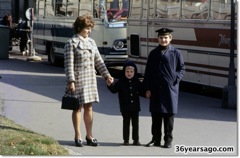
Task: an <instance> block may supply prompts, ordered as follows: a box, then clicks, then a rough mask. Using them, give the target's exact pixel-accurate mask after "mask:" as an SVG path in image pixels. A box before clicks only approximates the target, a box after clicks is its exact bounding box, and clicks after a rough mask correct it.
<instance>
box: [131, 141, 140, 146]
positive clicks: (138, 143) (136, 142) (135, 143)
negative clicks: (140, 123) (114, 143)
mask: <svg viewBox="0 0 240 158" xmlns="http://www.w3.org/2000/svg"><path fill="white" fill-rule="evenodd" d="M133 145H136V146H139V145H141V143H140V142H139V141H133Z"/></svg>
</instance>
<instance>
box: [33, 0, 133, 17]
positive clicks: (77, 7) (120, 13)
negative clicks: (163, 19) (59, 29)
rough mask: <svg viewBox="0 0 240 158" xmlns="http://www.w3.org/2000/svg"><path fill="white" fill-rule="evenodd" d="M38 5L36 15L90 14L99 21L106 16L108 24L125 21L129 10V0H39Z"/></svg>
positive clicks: (69, 15)
mask: <svg viewBox="0 0 240 158" xmlns="http://www.w3.org/2000/svg"><path fill="white" fill-rule="evenodd" d="M38 3H39V4H38V8H37V14H38V15H43V14H45V15H44V16H56V17H69V18H71V17H74V18H76V17H77V16H79V15H83V14H90V15H93V17H94V18H101V19H104V17H105V16H106V17H107V20H108V22H115V21H122V20H126V19H127V17H128V8H129V0H81V1H80V2H79V1H76V0H46V1H45V2H44V0H39V1H38ZM44 9H45V10H44Z"/></svg>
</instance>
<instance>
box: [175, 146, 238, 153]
mask: <svg viewBox="0 0 240 158" xmlns="http://www.w3.org/2000/svg"><path fill="white" fill-rule="evenodd" d="M234 152H235V150H234V147H233V146H185V145H175V153H183V154H200V153H202V154H203V153H206V154H214V153H225V154H226V153H234Z"/></svg>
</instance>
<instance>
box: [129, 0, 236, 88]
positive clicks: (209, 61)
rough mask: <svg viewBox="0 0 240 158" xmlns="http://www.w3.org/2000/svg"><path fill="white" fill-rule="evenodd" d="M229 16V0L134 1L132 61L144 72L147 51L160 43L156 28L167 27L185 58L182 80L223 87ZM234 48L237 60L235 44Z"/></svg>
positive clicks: (131, 16)
mask: <svg viewBox="0 0 240 158" xmlns="http://www.w3.org/2000/svg"><path fill="white" fill-rule="evenodd" d="M235 11H237V6H235ZM236 15H237V14H235V19H236ZM230 18H231V2H230V0H131V1H130V7H129V17H128V25H127V36H128V37H127V38H128V55H129V60H131V61H134V62H135V63H136V64H137V67H138V70H139V72H140V73H141V74H142V75H144V71H145V66H146V62H147V58H148V53H149V52H150V51H151V50H152V49H154V48H155V47H156V46H157V45H158V41H157V33H156V32H155V31H156V30H157V29H159V28H161V27H168V28H171V29H173V30H174V32H173V41H172V44H173V45H174V46H175V47H176V48H178V49H180V50H181V52H182V55H183V57H184V61H185V65H186V74H185V76H184V78H183V81H186V82H191V83H196V84H200V85H207V86H213V87H219V88H223V87H224V86H225V85H227V84H228V72H229V62H230V28H231V27H230V26H231V25H230V21H231V20H230ZM235 22H236V21H235ZM235 31H236V28H235ZM235 41H236V37H235ZM234 47H235V52H234V56H235V57H234V58H235V59H234V61H235V62H236V61H237V57H236V56H237V55H236V43H235V46H234ZM234 71H235V72H236V70H234Z"/></svg>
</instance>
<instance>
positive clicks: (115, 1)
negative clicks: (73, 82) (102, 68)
mask: <svg viewBox="0 0 240 158" xmlns="http://www.w3.org/2000/svg"><path fill="white" fill-rule="evenodd" d="M35 3H36V5H35V8H34V10H35V11H34V22H33V37H32V38H33V47H34V49H35V51H36V52H37V53H44V54H47V55H48V61H49V62H50V63H52V64H56V63H58V62H59V61H61V60H63V53H64V45H65V43H66V41H67V40H68V39H69V38H71V37H72V36H73V34H74V32H73V23H74V21H75V20H76V18H77V17H78V16H80V15H84V14H90V15H92V16H93V18H94V21H95V26H94V28H93V29H92V32H91V34H90V37H91V38H93V39H94V40H95V42H96V44H97V46H98V49H99V52H100V54H101V56H102V58H103V60H104V62H105V63H106V65H107V66H110V65H122V64H123V63H124V62H125V61H126V60H127V59H128V55H127V39H126V37H127V36H126V20H127V15H128V7H129V2H128V0H106V1H105V0H36V2H35Z"/></svg>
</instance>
